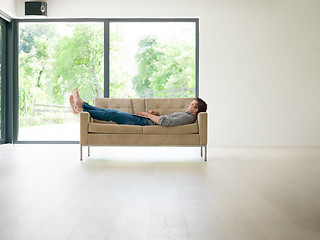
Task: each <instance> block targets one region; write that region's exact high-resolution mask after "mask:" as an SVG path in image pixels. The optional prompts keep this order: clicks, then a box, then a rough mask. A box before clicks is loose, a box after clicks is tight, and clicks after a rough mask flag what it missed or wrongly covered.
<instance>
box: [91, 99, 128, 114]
mask: <svg viewBox="0 0 320 240" xmlns="http://www.w3.org/2000/svg"><path fill="white" fill-rule="evenodd" d="M94 105H95V106H96V107H99V108H111V109H117V110H120V111H122V112H127V113H131V105H130V99H129V98H95V99H94Z"/></svg>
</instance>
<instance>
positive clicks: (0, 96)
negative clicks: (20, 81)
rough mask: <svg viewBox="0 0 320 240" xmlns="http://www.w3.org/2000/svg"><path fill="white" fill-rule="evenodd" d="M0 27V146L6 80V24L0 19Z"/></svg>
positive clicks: (3, 123) (4, 109) (3, 122)
mask: <svg viewBox="0 0 320 240" xmlns="http://www.w3.org/2000/svg"><path fill="white" fill-rule="evenodd" d="M0 26H1V46H0V47H1V56H0V57H1V82H0V84H1V92H0V101H1V110H0V111H1V118H0V128H1V134H0V144H4V143H5V139H6V124H5V122H6V121H5V119H6V101H5V99H6V91H5V88H6V79H7V64H6V62H7V51H6V49H7V43H6V42H7V22H6V21H5V20H4V19H2V18H0Z"/></svg>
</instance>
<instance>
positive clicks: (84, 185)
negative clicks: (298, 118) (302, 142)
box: [0, 145, 320, 240]
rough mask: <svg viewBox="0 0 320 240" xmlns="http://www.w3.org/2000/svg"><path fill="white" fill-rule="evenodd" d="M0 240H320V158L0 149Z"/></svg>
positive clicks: (293, 153) (288, 151)
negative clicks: (82, 154)
mask: <svg viewBox="0 0 320 240" xmlns="http://www.w3.org/2000/svg"><path fill="white" fill-rule="evenodd" d="M0 239H1V240H9V239H10V240H11V239H23V240H26V239H31V240H37V239H41V240H50V239H53V240H60V239H76V240H82V239H85V240H88V239H89V240H99V239H106V240H107V239H112V240H115V239H128V240H135V239H137V240H144V239H150V240H159V239H166V240H168V239H169V240H170V239H177V240H185V239H194V240H231V239H232V240H251V239H252V240H265V239H269V240H271V239H272V240H286V239H288V240H308V239H312V240H319V239H320V148H209V150H208V162H207V163H205V162H203V161H202V160H201V158H200V148H122V147H115V148H110V147H107V148H101V147H97V148H92V149H91V157H90V158H88V157H85V159H84V161H83V162H80V161H79V146H78V145H15V146H12V145H2V146H0Z"/></svg>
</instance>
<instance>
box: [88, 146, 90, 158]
mask: <svg viewBox="0 0 320 240" xmlns="http://www.w3.org/2000/svg"><path fill="white" fill-rule="evenodd" d="M88 157H90V146H88Z"/></svg>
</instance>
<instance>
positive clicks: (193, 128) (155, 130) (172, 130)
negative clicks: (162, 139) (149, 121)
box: [142, 123, 199, 135]
mask: <svg viewBox="0 0 320 240" xmlns="http://www.w3.org/2000/svg"><path fill="white" fill-rule="evenodd" d="M142 131H143V133H144V134H160V135H166V134H170V135H177V134H196V133H199V129H198V124H197V123H192V124H186V125H181V126H175V127H162V126H144V127H143V130H142Z"/></svg>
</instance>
